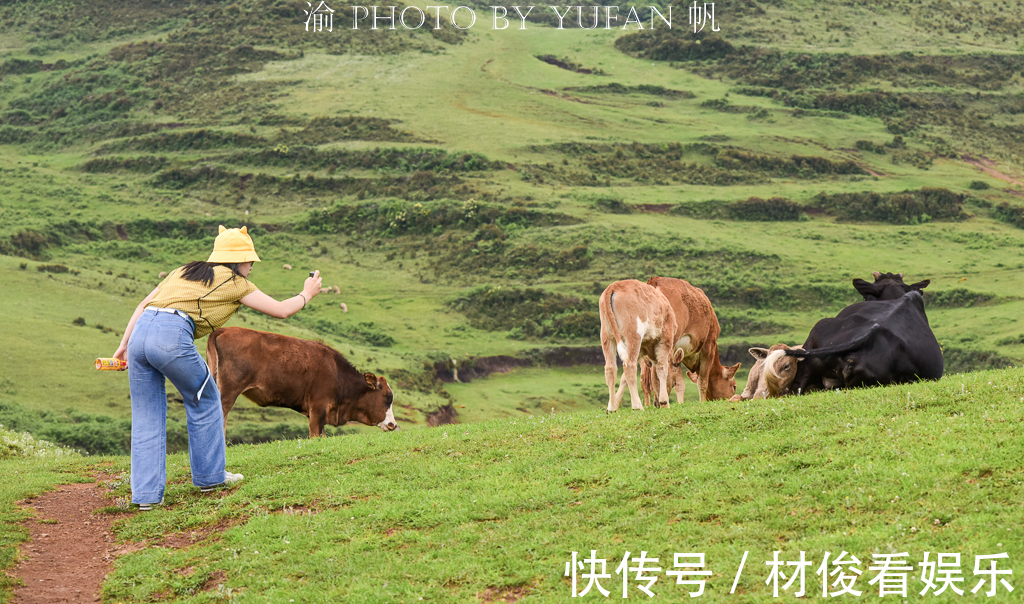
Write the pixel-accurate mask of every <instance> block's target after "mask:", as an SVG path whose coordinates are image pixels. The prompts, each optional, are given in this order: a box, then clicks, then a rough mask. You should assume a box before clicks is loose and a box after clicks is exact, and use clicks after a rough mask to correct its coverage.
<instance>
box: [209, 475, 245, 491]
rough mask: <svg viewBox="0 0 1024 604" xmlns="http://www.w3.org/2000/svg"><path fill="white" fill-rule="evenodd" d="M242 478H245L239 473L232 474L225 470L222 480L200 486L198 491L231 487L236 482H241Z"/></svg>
mask: <svg viewBox="0 0 1024 604" xmlns="http://www.w3.org/2000/svg"><path fill="white" fill-rule="evenodd" d="M243 478H245V476H242V475H241V474H234V473H232V472H227V471H225V472H224V482H222V483H220V484H214V485H210V486H208V487H200V488H199V492H200V493H209V492H211V491H213V490H215V489H219V488H220V487H233V486H235V485H236V484H238V483H239V482H242V479H243Z"/></svg>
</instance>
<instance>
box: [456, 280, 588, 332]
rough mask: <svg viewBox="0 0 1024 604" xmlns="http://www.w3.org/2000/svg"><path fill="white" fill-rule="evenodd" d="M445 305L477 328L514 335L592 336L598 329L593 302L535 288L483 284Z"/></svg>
mask: <svg viewBox="0 0 1024 604" xmlns="http://www.w3.org/2000/svg"><path fill="white" fill-rule="evenodd" d="M448 306H449V307H450V308H452V309H453V310H456V311H458V312H461V313H463V314H464V315H466V318H467V319H468V320H469V323H470V325H472V326H473V327H476V328H477V329H484V330H488V331H510V332H512V336H513V337H518V338H540V337H559V338H567V339H575V338H596V337H598V336H599V335H600V331H601V322H600V319H599V318H598V314H597V304H596V303H595V302H594V301H589V302H587V301H583V300H580V299H579V298H574V297H570V296H562V295H559V294H554V293H551V292H547V291H544V290H539V289H531V288H527V289H518V288H506V287H501V286H498V287H488V286H483V287H479V288H476V289H473V290H470V291H469V292H467V293H465V294H461V295H459V296H456V297H454V298H452V299H450V300H449V301H448Z"/></svg>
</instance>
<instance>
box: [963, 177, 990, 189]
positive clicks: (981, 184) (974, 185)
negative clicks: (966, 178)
mask: <svg viewBox="0 0 1024 604" xmlns="http://www.w3.org/2000/svg"><path fill="white" fill-rule="evenodd" d="M967 188H968V189H971V190H973V191H984V190H985V189H988V188H989V184H988V183H987V182H985V181H984V180H972V181H971V184H969V185H967Z"/></svg>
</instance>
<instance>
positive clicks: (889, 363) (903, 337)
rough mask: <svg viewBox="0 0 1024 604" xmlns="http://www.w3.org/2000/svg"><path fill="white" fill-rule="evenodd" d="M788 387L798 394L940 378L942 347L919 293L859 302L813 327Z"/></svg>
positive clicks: (791, 352)
mask: <svg viewBox="0 0 1024 604" xmlns="http://www.w3.org/2000/svg"><path fill="white" fill-rule="evenodd" d="M786 354H787V355H789V356H792V357H794V358H796V359H797V360H798V368H797V371H796V375H795V376H794V378H793V382H792V385H791V386H790V390H791V391H793V392H796V393H801V394H802V393H805V392H812V391H815V390H825V389H831V388H855V387H858V386H874V385H885V384H899V383H905V382H915V381H918V380H922V379H929V380H932V379H939V378H940V377H942V368H943V365H942V351H941V350H940V349H939V343H938V341H937V340H936V339H935V334H933V333H932V330H931V327H930V326H929V325H928V317H927V316H926V315H925V312H924V299H923V298H922V296H921V292H920V291H918V290H916V289H915V290H911V291H909V292H907V293H905V294H903V295H902V296H900V297H899V298H897V299H895V300H873V301H870V302H858V303H856V304H851V305H850V306H847V307H846V308H844V309H843V310H842V311H841V312H840V313H839V314H838V315H836V317H835V318H832V319H822V320H821V321H818V323H817V324H815V326H814V327H813V328H812V329H811V333H810V334H809V335H808V336H807V341H806V342H804V350H799V349H793V350H789V351H787V352H786Z"/></svg>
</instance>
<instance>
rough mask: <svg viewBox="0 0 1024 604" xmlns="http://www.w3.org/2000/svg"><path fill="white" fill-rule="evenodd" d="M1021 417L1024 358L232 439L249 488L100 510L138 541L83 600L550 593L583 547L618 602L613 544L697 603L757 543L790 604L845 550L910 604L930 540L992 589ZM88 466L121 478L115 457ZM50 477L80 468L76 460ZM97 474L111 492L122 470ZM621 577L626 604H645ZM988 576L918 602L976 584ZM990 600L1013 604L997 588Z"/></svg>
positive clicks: (565, 592)
mask: <svg viewBox="0 0 1024 604" xmlns="http://www.w3.org/2000/svg"><path fill="white" fill-rule="evenodd" d="M545 411H546V410H545ZM1021 421H1024V371H1022V370H1020V369H1013V370H1003V371H987V372H978V373H973V374H969V375H957V376H948V377H946V378H943V379H942V380H941V381H938V382H931V383H921V384H914V385H908V386H901V387H890V388H876V389H865V390H858V391H848V392H831V393H819V394H814V395H808V396H805V397H801V398H786V399H781V400H774V401H764V400H761V401H750V402H744V403H739V404H725V403H721V402H718V403H709V404H698V403H693V404H688V405H685V406H679V405H673V406H672V407H671V408H669V409H662V410H647V411H645V412H630V411H628V410H623V411H620V412H618V413H615V414H611V415H606V414H604V413H602V412H596V411H580V412H576V413H562V412H555V413H550V412H547V413H543V414H541V413H539V412H538V413H536V414H535V415H532V416H526V417H523V416H520V417H517V418H509V419H502V420H494V421H487V422H480V423H473V424H466V425H460V426H443V427H440V428H437V429H434V430H404V431H399V432H395V433H389V434H382V433H371V434H364V435H354V436H351V437H347V438H340V439H339V438H335V439H319V440H313V441H309V440H300V441H281V442H276V443H267V444H262V445H244V446H236V447H231V448H230V449H229V451H228V458H229V467H231V468H232V469H233V470H235V471H241V472H243V473H244V474H245V475H246V480H245V481H244V483H243V484H242V485H241V486H239V487H238V488H236V489H233V490H231V491H229V492H225V493H222V494H219V495H216V496H212V495H208V496H200V495H199V494H198V491H197V490H196V489H194V488H192V487H191V486H189V484H188V475H187V460H186V458H185V457H184V455H176V456H172V457H171V459H170V461H169V465H168V469H169V483H170V484H169V486H168V492H167V497H166V505H165V506H163V507H161V508H158V509H156V510H155V511H153V512H151V513H145V514H133V515H131V516H128V517H126V518H124V519H122V520H118V521H117V522H116V523H115V530H116V533H117V535H118V537H119V538H120V539H124V540H127V541H129V542H140V541H143V540H144V541H146V542H147V543H149V544H150V547H148V548H146V549H142V550H140V551H137V552H135V553H132V554H129V555H127V556H124V557H122V558H120V559H119V560H118V562H117V565H116V569H115V571H114V572H113V574H111V575H110V576H109V577H108V579H107V581H106V582H105V584H104V593H103V595H104V600H105V601H112V602H136V601H138V602H141V601H152V600H173V601H181V602H209V601H221V600H231V601H238V602H281V601H290V600H294V601H296V602H320V601H342V600H343V601H345V602H418V601H420V599H421V598H422V601H424V602H476V601H483V602H492V601H517V600H520V599H521V600H522V601H524V602H526V601H529V602H564V601H566V600H567V599H568V598H570V597H571V584H570V579H569V578H566V577H564V576H563V574H564V572H565V567H566V562H568V561H569V560H570V558H571V555H572V552H574V551H575V552H580V554H581V556H580V558H579V559H580V560H582V559H583V557H589V556H590V552H591V550H596V551H597V556H598V558H603V559H606V560H608V567H607V569H608V573H609V575H611V577H610V578H609V579H606V580H602V581H601V584H602V586H603V587H604V588H605V589H609V590H611V597H615V598H618V597H620V596H619V593H620V591H621V589H622V576H621V574H616V572H615V568H617V566H618V564H619V561H621V559H622V556H623V555H624V554H625V552H627V551H628V552H630V553H631V556H638V555H639V553H640V552H641V551H646V552H648V553H647V556H648V557H651V558H658V559H659V562H657V563H649V564H648V566H656V567H660V568H661V569H662V570H661V572H655V573H650V576H652V577H657V578H658V581H657V583H655V584H654V585H653V587H652V591H653V593H655V594H657V596H658V597H659V598H660V599H661V600H666V601H679V600H680V598H685V596H684V595H683V593H684V592H687V591H689V590H690V588H688V587H686V586H677V585H676V584H675V582H674V579H673V577H672V576H670V575H667V574H665V571H666V570H672V567H673V554H674V553H677V552H678V553H704V554H705V555H706V565H707V566H706V568H707V569H709V570H711V571H712V572H713V573H714V574H713V575H712V576H711V577H709V578H708V582H707V586H706V590H705V592H704V595H703V596H702V597H703V598H705V599H709V600H710V601H713V602H725V601H728V602H734V601H735V602H764V601H769V600H771V599H772V598H771V593H772V592H771V588H770V587H769V586H767V585H766V584H765V583H764V581H765V579H766V578H767V577H768V573H769V569H768V568H767V567H766V566H765V564H764V563H765V561H769V560H771V559H772V552H774V551H779V552H781V554H780V559H782V560H789V561H792V560H796V559H798V558H799V553H800V552H801V551H803V552H805V553H806V559H807V560H811V561H813V565H812V566H811V567H810V568H809V569H808V570H807V572H806V577H805V578H806V589H807V592H808V594H810V595H809V597H815V596H814V594H817V593H820V590H821V582H820V578H819V577H818V576H817V575H815V574H814V572H815V570H816V569H817V567H818V565H820V563H821V562H822V560H823V558H824V555H825V553H826V552H830V553H831V556H832V557H833V558H834V557H835V556H836V555H838V553H839V552H840V551H846V552H849V553H850V554H852V555H853V556H855V557H856V558H857V559H858V560H859V561H860V564H859V565H854V566H855V567H856V568H857V569H858V570H860V571H862V573H863V574H862V575H861V576H860V577H859V578H858V579H857V581H856V583H855V585H854V588H855V589H858V590H861V591H862V592H863V597H877V594H878V589H879V586H878V584H877V583H875V584H871V583H869V582H870V581H871V580H872V579H874V578H875V576H876V575H877V571H872V570H869V567H872V566H875V559H874V558H873V556H875V555H880V554H889V553H900V552H906V553H907V554H908V556H907V557H905V558H904V560H905V561H906V562H909V563H910V565H911V566H913V567H914V570H913V571H912V572H908V573H907V575H908V576H907V585H908V593H912V594H915V595H912V596H910V597H911V598H912V599H913V598H915V597H916V598H917V599H920V598H923V597H925V596H916V594H918V593H919V592H920V591H921V589H922V587H923V585H924V584H923V583H921V582H920V581H919V577H920V568H919V567H918V566H917V565H918V563H920V562H921V560H922V559H923V556H924V553H925V552H930V558H929V559H930V560H932V561H934V560H935V558H936V554H937V553H938V552H945V553H959V554H960V556H961V557H960V568H961V570H962V572H963V576H964V577H965V578H966V580H965V581H964V583H963V584H962V586H963V587H964V588H965V590H967V591H968V592H969V590H971V589H973V588H974V586H975V585H976V584H977V582H978V580H979V579H980V577H975V576H974V575H973V570H974V556H976V555H989V554H998V553H1002V552H1006V553H1007V554H1008V555H1009V560H1004V561H1000V565H999V567H1000V568H1008V569H1012V570H1013V571H1014V574H1013V575H1012V577H1009V582H1010V584H1011V585H1012V586H1013V587H1014V588H1015V589H1019V588H1020V584H1019V572H1020V568H1019V567H1020V562H1021V559H1022V556H1024V550H1022V549H1021V544H1022V542H1021V539H1020V538H1019V536H1018V535H1017V531H1019V530H1021V529H1020V527H1021V525H1022V521H1024V508H1022V506H1021V500H1022V495H1024V492H1022V489H1024V469H1022V467H1021V462H1020V450H1019V445H1018V444H1017V443H1019V441H1020V438H1019V435H1018V434H1017V432H1018V431H1019V430H1020V425H1021ZM80 459H89V458H80ZM96 462H98V463H101V464H102V466H103V469H104V471H105V472H107V473H112V474H115V475H121V476H126V475H127V471H128V459H127V458H126V457H117V458H108V459H101V460H96ZM19 463H24V462H19ZM33 463H36V462H33ZM0 464H2V465H0V469H2V474H0V475H2V476H4V477H6V478H4V480H3V483H5V485H6V486H4V487H3V488H2V489H0V496H2V498H3V505H4V506H5V507H7V508H9V507H10V502H11V501H13V500H14V499H15V498H16V497H21V496H23V495H24V493H25V490H26V488H27V487H25V485H21V484H20V483H19V485H20V486H18V487H17V488H15V487H14V486H13V485H12V484H11V483H12V481H15V480H17V479H18V476H19V475H13V474H12V473H11V471H10V470H12V469H14V470H18V471H26V470H31V471H32V472H34V473H35V472H38V470H39V469H41V468H37V467H36V466H33V465H17V464H15V465H12V464H11V462H9V461H3V462H0ZM37 465H38V464H37ZM53 467H57V466H53ZM59 467H65V468H69V469H74V470H75V471H83V462H81V461H73V462H71V463H70V464H68V462H65V465H63V466H59ZM51 471H52V470H51ZM40 475H42V474H40ZM45 478H46V480H49V481H54V480H58V479H59V478H58V477H55V476H53V475H52V474H48V475H45ZM110 487H111V488H112V489H113V494H114V495H115V496H116V497H117V498H118V500H119V501H120V502H122V504H121V505H126V504H125V503H124V502H127V500H128V499H127V497H128V496H129V494H128V490H127V484H126V480H123V479H118V480H114V481H113V482H112V483H111V484H110ZM35 488H38V487H35ZM107 511H108V512H112V513H113V512H120V511H122V510H121V509H120V508H119V507H112V508H109V509H108V510H107ZM160 543H163V544H164V546H159V545H154V544H160ZM172 543H177V544H179V546H178V547H172V546H171V545H170V544H172ZM8 551H9V550H8ZM744 552H749V555H748V558H747V560H746V563H745V566H744V570H743V572H742V574H741V576H740V579H739V582H738V585H737V587H736V593H730V590H731V589H732V584H733V581H734V579H735V575H736V571H737V568H738V567H739V564H740V562H741V560H742V557H743V555H744ZM584 555H585V556H584ZM580 572H581V574H582V571H580ZM847 572H850V571H847ZM787 574H788V573H787ZM634 577H635V573H630V577H629V581H628V583H627V587H628V593H629V595H630V597H632V598H637V597H641V598H643V597H646V596H644V595H643V594H641V593H640V592H639V591H638V585H640V584H639V583H638V582H637V581H635V580H634ZM585 585H586V582H585V581H584V582H582V583H580V584H579V585H578V589H579V590H582V589H583V587H584V586H585ZM988 588H989V586H988V585H987V584H986V585H985V586H983V589H982V591H979V592H978V593H977V594H975V595H969V594H965V595H964V596H956V595H955V594H952V592H950V591H948V590H947V593H946V594H944V595H942V596H940V597H938V598H935V599H936V601H940V602H953V601H960V600H959V598H960V597H965V598H982V597H984V596H983V595H982V594H983V593H984V592H985V591H987V590H988ZM780 589H781V585H780ZM793 591H794V588H790V590H789V591H788V592H784V593H788V594H792V593H793ZM595 593H596V592H595ZM590 597H592V598H593V597H595V596H594V594H591V595H590ZM926 597H927V598H929V599H931V598H932V597H933V596H931V595H930V594H929V595H928V596H926ZM989 601H992V602H1016V601H1018V598H1017V595H1016V593H1013V594H1010V593H1008V592H1007V591H1006V590H1005V588H1003V587H1001V586H1000V587H999V588H998V590H997V595H996V596H994V597H992V598H991V599H990V600H989Z"/></svg>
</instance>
